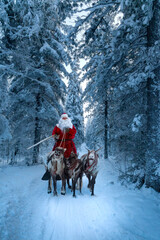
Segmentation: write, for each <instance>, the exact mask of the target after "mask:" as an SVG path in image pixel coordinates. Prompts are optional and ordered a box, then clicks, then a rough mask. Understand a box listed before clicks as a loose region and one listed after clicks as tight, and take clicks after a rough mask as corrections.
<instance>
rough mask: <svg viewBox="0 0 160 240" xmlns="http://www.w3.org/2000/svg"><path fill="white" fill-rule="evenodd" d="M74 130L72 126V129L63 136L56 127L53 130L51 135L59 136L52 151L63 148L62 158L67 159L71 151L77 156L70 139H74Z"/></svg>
mask: <svg viewBox="0 0 160 240" xmlns="http://www.w3.org/2000/svg"><path fill="white" fill-rule="evenodd" d="M76 132H77V131H76V129H75V127H74V125H73V127H72V129H71V128H69V131H68V132H66V133H65V134H64V132H63V131H62V130H61V129H60V128H59V127H57V126H55V128H54V129H53V132H52V135H55V134H57V135H59V139H58V141H57V142H56V143H55V145H54V147H53V150H55V148H56V147H59V146H60V147H63V148H66V151H65V153H64V157H65V158H68V157H69V156H70V154H71V152H72V151H73V152H74V153H76V154H77V150H76V147H75V144H74V142H73V140H72V139H74V137H75V134H76Z"/></svg>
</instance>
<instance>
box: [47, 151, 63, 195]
mask: <svg viewBox="0 0 160 240" xmlns="http://www.w3.org/2000/svg"><path fill="white" fill-rule="evenodd" d="M64 152H65V149H64V148H61V147H57V148H56V149H55V150H54V151H52V152H51V153H50V154H49V155H48V159H47V161H48V170H49V172H50V175H51V177H52V179H53V186H54V192H53V195H57V181H56V177H57V175H59V176H60V178H61V180H62V188H61V194H63V195H65V193H66V180H65V175H64V168H65V164H64ZM51 177H50V179H49V181H48V193H50V192H51V189H52V186H51V185H52V184H51V182H52V181H51Z"/></svg>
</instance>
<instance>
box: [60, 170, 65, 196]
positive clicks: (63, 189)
mask: <svg viewBox="0 0 160 240" xmlns="http://www.w3.org/2000/svg"><path fill="white" fill-rule="evenodd" d="M61 194H62V195H65V194H66V179H65V177H64V175H63V176H62V188H61Z"/></svg>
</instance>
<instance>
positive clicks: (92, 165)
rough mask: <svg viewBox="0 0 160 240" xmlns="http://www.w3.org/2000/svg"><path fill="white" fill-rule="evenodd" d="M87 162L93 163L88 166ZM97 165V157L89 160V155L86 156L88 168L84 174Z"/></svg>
mask: <svg viewBox="0 0 160 240" xmlns="http://www.w3.org/2000/svg"><path fill="white" fill-rule="evenodd" d="M89 160H93V163H92V164H91V165H89ZM97 163H98V160H97V156H96V158H95V159H93V158H89V155H87V165H88V167H87V169H86V170H85V172H86V171H88V170H89V169H90V168H92V167H95V166H96V165H97Z"/></svg>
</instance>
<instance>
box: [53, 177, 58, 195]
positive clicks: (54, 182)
mask: <svg viewBox="0 0 160 240" xmlns="http://www.w3.org/2000/svg"><path fill="white" fill-rule="evenodd" d="M53 186H54V192H53V195H54V196H57V195H58V194H57V181H56V175H54V176H53Z"/></svg>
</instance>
